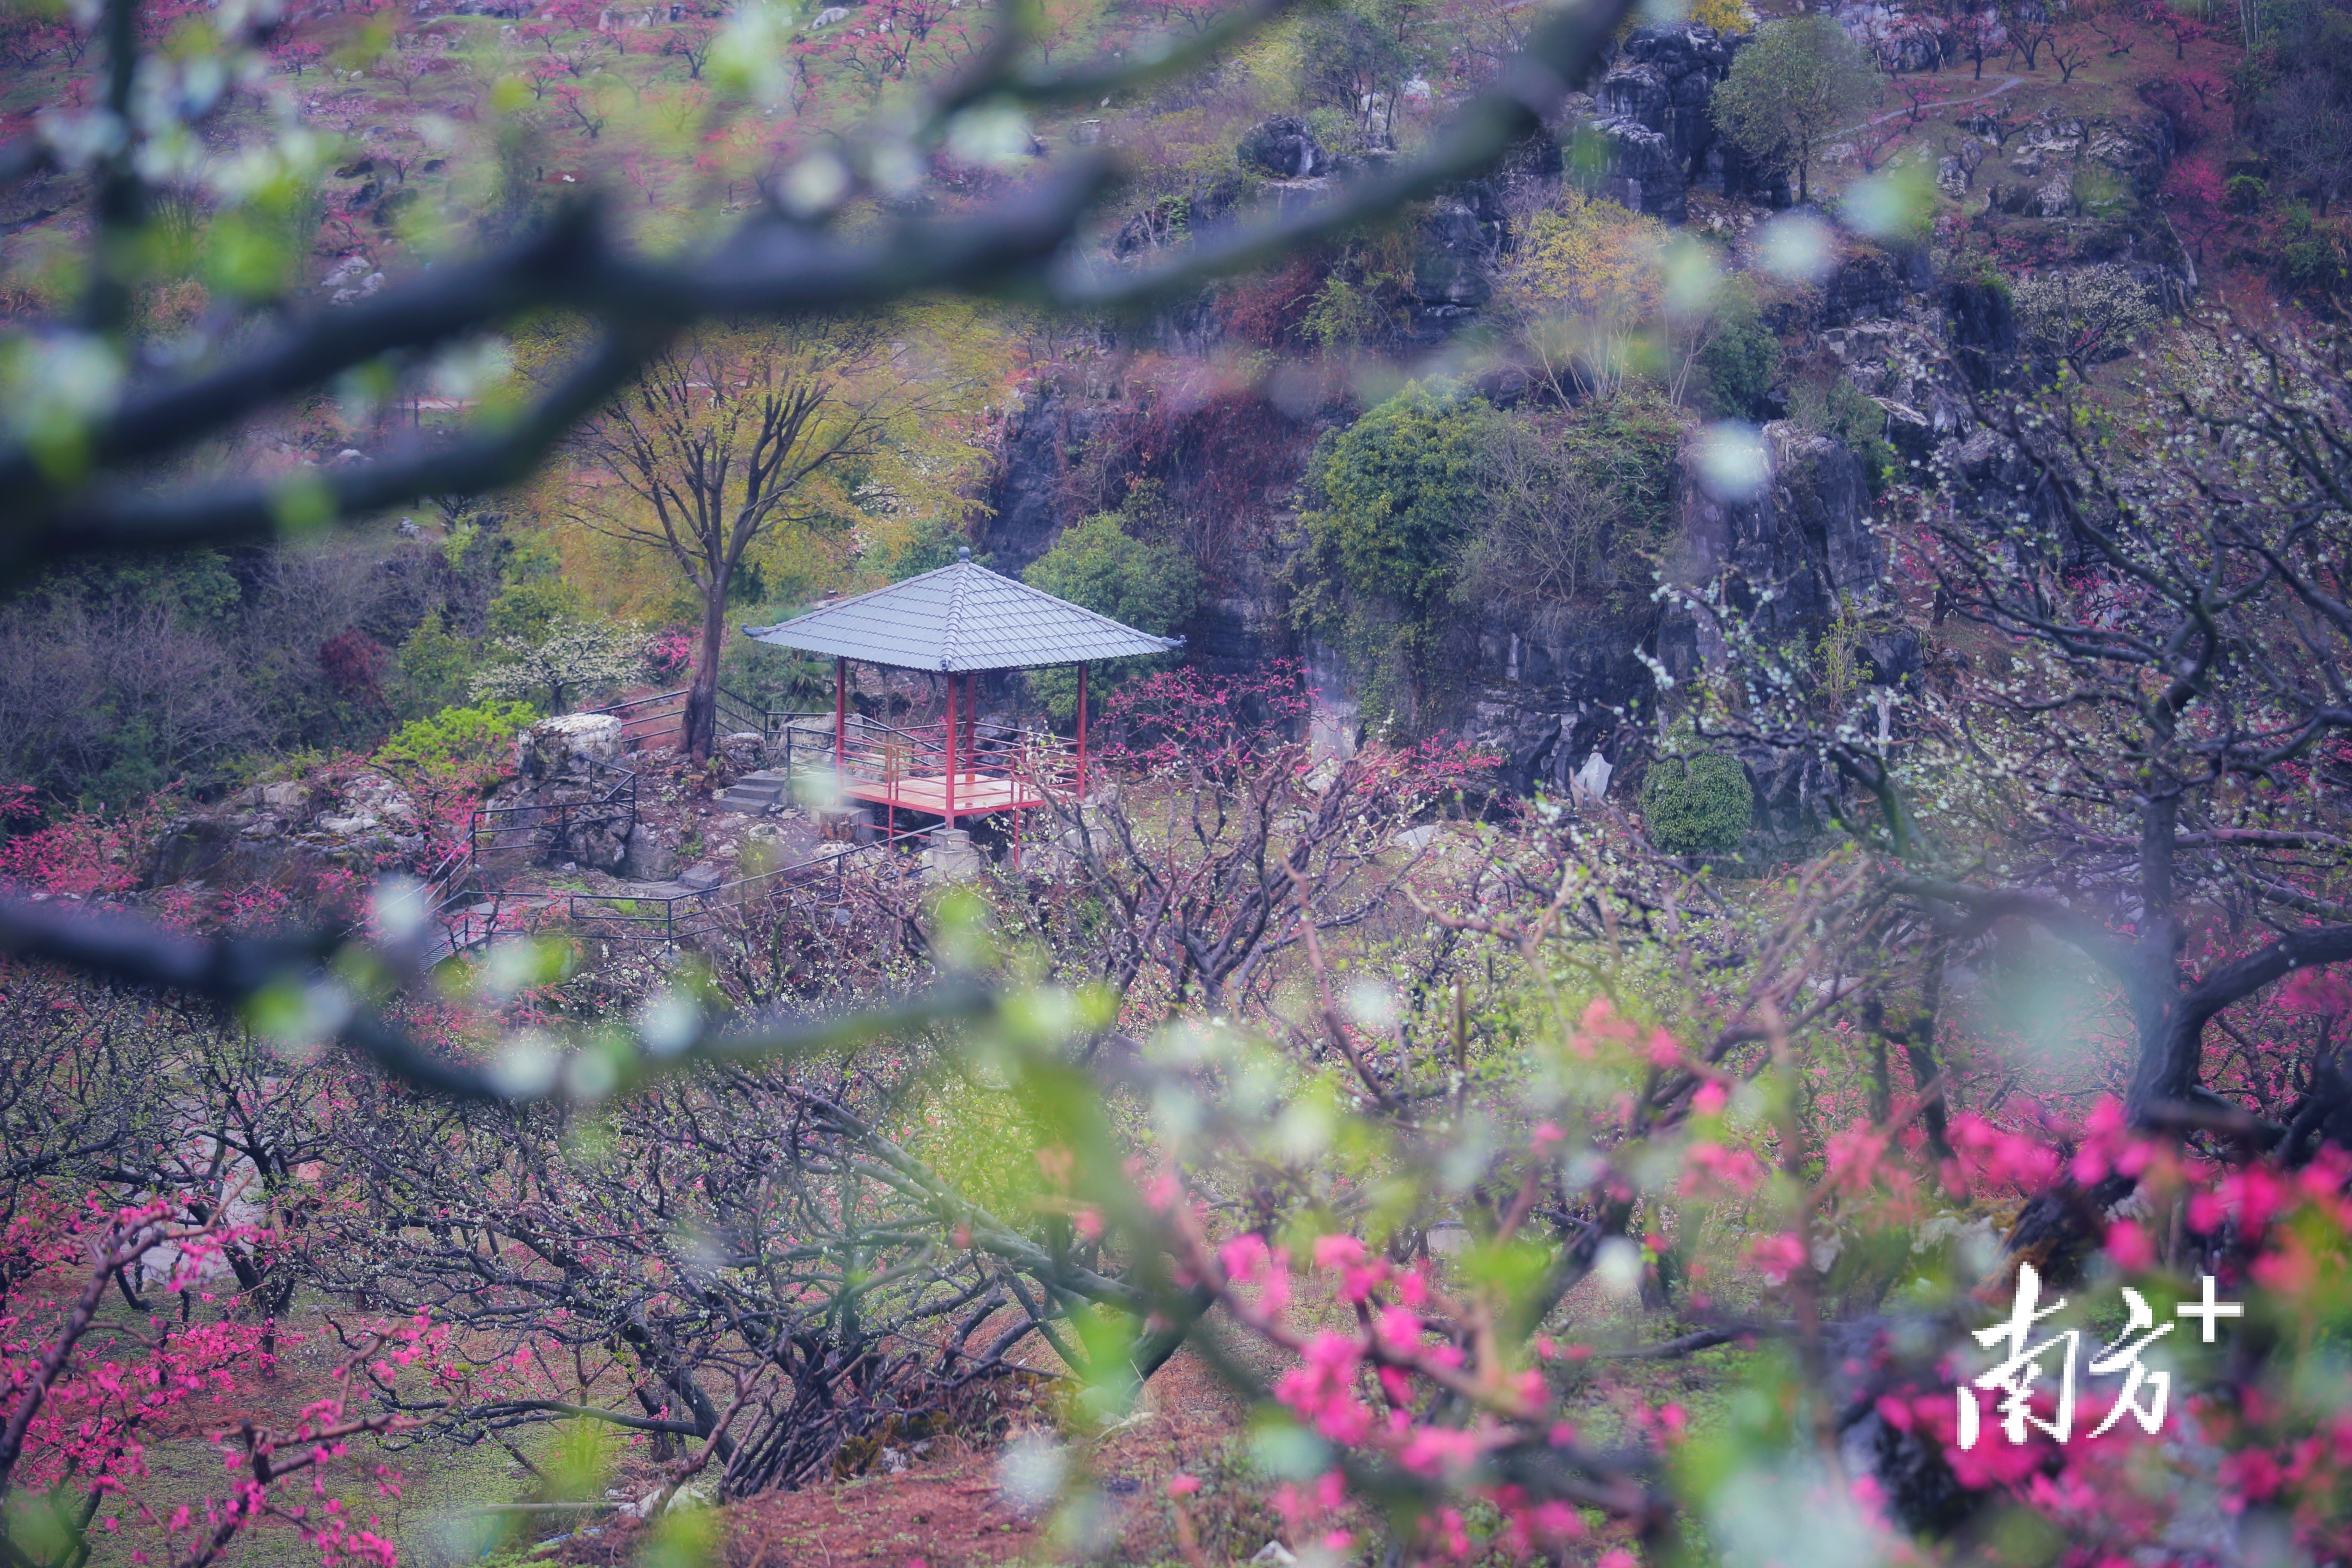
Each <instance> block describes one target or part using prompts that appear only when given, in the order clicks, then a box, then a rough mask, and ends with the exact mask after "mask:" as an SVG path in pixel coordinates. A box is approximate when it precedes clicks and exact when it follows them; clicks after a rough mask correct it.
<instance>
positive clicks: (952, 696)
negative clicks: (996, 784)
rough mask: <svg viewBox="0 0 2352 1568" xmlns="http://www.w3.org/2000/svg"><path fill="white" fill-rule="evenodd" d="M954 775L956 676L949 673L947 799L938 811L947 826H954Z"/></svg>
mask: <svg viewBox="0 0 2352 1568" xmlns="http://www.w3.org/2000/svg"><path fill="white" fill-rule="evenodd" d="M955 775H956V678H955V677H954V676H952V675H950V676H949V677H948V792H947V800H946V805H947V809H946V810H945V811H944V812H942V813H940V815H941V816H944V817H945V818H946V819H947V826H950V827H953V826H955Z"/></svg>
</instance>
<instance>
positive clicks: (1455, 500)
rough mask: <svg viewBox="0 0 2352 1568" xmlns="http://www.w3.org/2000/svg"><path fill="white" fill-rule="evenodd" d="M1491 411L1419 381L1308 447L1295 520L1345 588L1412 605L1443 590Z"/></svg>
mask: <svg viewBox="0 0 2352 1568" xmlns="http://www.w3.org/2000/svg"><path fill="white" fill-rule="evenodd" d="M1495 419H1496V414H1495V410H1494V408H1493V407H1492V406H1491V405H1489V404H1488V403H1487V402H1486V399H1485V398H1483V397H1454V396H1449V395H1445V394H1444V393H1441V392H1437V391H1433V390H1432V389H1431V388H1429V387H1427V386H1423V385H1422V384H1419V383H1414V384H1412V385H1410V386H1407V387H1406V388H1405V389H1404V390H1403V391H1402V392H1400V393H1398V394H1397V395H1395V396H1394V397H1391V398H1390V399H1389V400H1388V401H1387V402H1386V403H1383V404H1381V405H1380V406H1379V407H1377V408H1375V409H1373V410H1372V411H1371V412H1370V413H1369V414H1367V415H1365V416H1364V417H1363V418H1361V419H1360V420H1358V421H1357V422H1356V423H1355V424H1354V425H1352V426H1349V428H1347V429H1345V430H1342V431H1339V432H1337V433H1336V434H1334V435H1329V436H1326V437H1324V438H1323V439H1322V440H1320V441H1318V443H1317V444H1316V447H1315V454H1314V456H1313V458H1311V459H1310V460H1309V463H1308V471H1307V482H1308V485H1309V488H1310V490H1311V492H1312V493H1313V495H1314V497H1315V498H1316V503H1317V504H1316V507H1315V509H1314V510H1311V511H1309V512H1308V513H1307V515H1306V517H1305V519H1304V521H1305V522H1306V524H1307V530H1308V531H1309V533H1310V534H1311V536H1312V537H1313V538H1314V539H1315V541H1316V542H1317V543H1318V544H1319V545H1321V546H1323V547H1324V548H1325V549H1326V550H1327V551H1328V552H1329V553H1330V555H1331V557H1332V559H1333V562H1334V563H1335V564H1336V565H1337V566H1338V568H1339V579H1340V582H1341V583H1342V584H1344V585H1345V587H1346V588H1347V589H1348V591H1349V592H1350V593H1353V594H1358V595H1377V596H1379V597H1382V598H1387V599H1391V600H1394V601H1396V602H1397V603H1399V604H1401V605H1406V606H1409V607H1412V608H1415V609H1418V608H1421V607H1423V606H1425V605H1432V604H1434V603H1437V602H1439V601H1441V600H1443V599H1444V595H1445V593H1446V590H1447V589H1448V588H1449V587H1450V586H1451V585H1452V583H1453V577H1454V554H1455V551H1456V549H1457V547H1458V546H1459V545H1460V544H1461V542H1462V540H1463V538H1464V536H1465V534H1466V533H1467V532H1468V531H1469V529H1470V527H1471V525H1472V523H1473V521H1475V517H1476V514H1477V508H1478V502H1479V479H1480V475H1481V473H1482V472H1483V471H1484V467H1485V463H1486V452H1487V448H1488V446H1489V443H1490V440H1491V437H1492V433H1493V429H1494V421H1495Z"/></svg>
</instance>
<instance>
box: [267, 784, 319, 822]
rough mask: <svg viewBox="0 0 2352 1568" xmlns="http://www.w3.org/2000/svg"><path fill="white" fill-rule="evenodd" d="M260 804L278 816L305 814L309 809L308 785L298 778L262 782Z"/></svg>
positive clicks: (306, 814)
mask: <svg viewBox="0 0 2352 1568" xmlns="http://www.w3.org/2000/svg"><path fill="white" fill-rule="evenodd" d="M261 804H262V805H265V806H267V807H268V808H269V809H270V810H271V811H274V812H276V813H277V814H278V816H289V817H299V816H308V815H309V814H310V785H309V784H303V783H301V782H300V781H299V780H289V781H287V782H285V783H283V784H263V785H262V786H261Z"/></svg>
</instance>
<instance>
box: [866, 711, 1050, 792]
mask: <svg viewBox="0 0 2352 1568" xmlns="http://www.w3.org/2000/svg"><path fill="white" fill-rule="evenodd" d="M841 751H842V755H841V759H840V764H839V765H840V774H841V782H842V783H843V784H845V785H853V784H871V785H876V786H878V787H880V788H883V789H885V790H889V791H893V792H895V791H896V789H897V787H898V785H899V784H904V783H906V782H907V781H908V780H914V779H941V778H944V777H945V776H946V774H947V771H948V727H947V723H946V721H944V720H935V721H932V722H930V723H928V724H909V725H908V726H906V727H905V728H904V729H899V728H895V727H893V726H891V725H887V724H877V723H875V722H874V721H871V720H865V721H859V722H856V723H855V724H852V725H850V726H849V727H848V728H847V730H846V732H845V735H844V737H843V742H842V748H841ZM955 771H956V785H957V788H958V789H959V790H961V789H962V788H963V787H964V786H965V784H966V783H967V782H968V781H969V782H975V783H976V782H978V781H981V780H988V781H1003V782H1008V783H1009V782H1020V783H1025V784H1032V785H1034V786H1036V787H1038V788H1039V789H1040V790H1041V791H1042V792H1043V793H1045V794H1048V795H1074V794H1076V791H1077V785H1078V749H1077V747H1076V744H1075V743H1073V742H1069V741H1066V740H1064V739H1063V738H1062V737H1060V736H1059V735H1055V734H1050V733H1046V732H1044V731H1033V730H1014V729H1010V728H1007V727H1005V726H1003V725H998V724H991V723H988V722H986V721H982V722H981V723H978V724H967V725H964V726H962V732H961V734H959V735H958V736H957V737H956V757H955Z"/></svg>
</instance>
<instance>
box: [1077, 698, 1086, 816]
mask: <svg viewBox="0 0 2352 1568" xmlns="http://www.w3.org/2000/svg"><path fill="white" fill-rule="evenodd" d="M1086 798H1087V667H1086V666H1085V665H1083V664H1082V665H1080V666H1078V804H1080V805H1085V804H1086Z"/></svg>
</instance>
